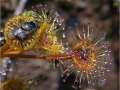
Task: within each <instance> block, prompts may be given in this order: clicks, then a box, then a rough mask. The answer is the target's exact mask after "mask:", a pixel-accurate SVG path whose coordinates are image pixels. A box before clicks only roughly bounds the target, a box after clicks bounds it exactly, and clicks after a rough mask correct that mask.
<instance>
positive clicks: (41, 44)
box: [35, 6, 64, 53]
mask: <svg viewBox="0 0 120 90" xmlns="http://www.w3.org/2000/svg"><path fill="white" fill-rule="evenodd" d="M35 12H36V16H37V21H38V23H39V26H40V28H39V29H38V31H39V33H38V34H39V37H38V39H37V40H38V41H37V44H36V46H35V49H44V50H46V51H48V52H51V53H63V50H64V49H63V46H62V45H61V44H60V43H59V41H58V38H57V35H56V31H57V30H62V25H61V23H62V21H63V20H61V18H60V16H59V14H58V13H57V12H56V11H54V10H53V9H51V10H47V8H46V6H43V7H41V6H37V8H35Z"/></svg>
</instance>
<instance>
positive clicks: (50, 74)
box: [0, 0, 120, 90]
mask: <svg viewBox="0 0 120 90" xmlns="http://www.w3.org/2000/svg"><path fill="white" fill-rule="evenodd" d="M37 4H43V5H45V4H47V5H48V7H52V6H54V7H55V9H56V10H57V11H58V12H59V14H60V15H61V17H62V18H63V19H64V23H65V32H68V27H72V28H73V31H74V29H75V28H76V27H75V23H78V24H79V27H80V28H82V24H83V23H86V24H87V23H89V22H90V25H91V26H92V25H94V26H99V25H101V29H99V30H97V33H96V34H99V32H103V31H105V32H106V33H107V37H106V42H107V43H108V44H109V48H111V50H112V53H111V56H112V57H113V62H112V64H111V65H110V68H111V71H110V72H107V74H106V76H107V80H106V82H104V83H103V84H97V85H96V86H95V87H94V89H92V90H118V89H119V88H118V86H119V85H118V82H119V34H120V31H119V13H120V9H119V8H120V4H119V0H0V8H1V11H0V12H1V13H0V16H1V20H0V21H1V22H0V23H1V26H0V30H1V39H0V40H2V43H4V42H5V41H4V40H3V39H2V37H3V34H2V29H3V28H4V25H5V23H6V22H7V20H8V19H9V18H11V17H13V16H14V15H18V14H20V13H21V12H22V11H23V10H24V9H28V10H29V9H31V7H32V6H35V5H37ZM97 29H98V28H97ZM68 38H69V39H71V38H70V37H68ZM0 64H1V65H0V66H1V68H0V70H1V76H4V78H3V77H2V78H1V77H0V80H1V81H5V80H6V79H7V78H11V77H18V76H21V75H23V76H24V77H26V78H29V79H33V80H39V81H38V83H37V84H36V85H35V88H36V89H35V90H74V89H72V86H71V85H72V83H73V81H74V78H75V75H74V74H72V75H70V76H69V77H68V78H67V82H63V78H62V77H61V76H60V73H59V70H56V71H53V70H52V69H51V68H50V63H49V62H48V61H39V60H34V59H30V60H20V59H15V58H4V60H3V61H1V62H0ZM8 71H10V72H11V73H8ZM27 73H30V74H29V75H28V74H27ZM78 90H80V89H78ZM83 90H89V88H88V87H87V85H84V88H83Z"/></svg>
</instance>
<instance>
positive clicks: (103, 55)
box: [0, 4, 112, 90]
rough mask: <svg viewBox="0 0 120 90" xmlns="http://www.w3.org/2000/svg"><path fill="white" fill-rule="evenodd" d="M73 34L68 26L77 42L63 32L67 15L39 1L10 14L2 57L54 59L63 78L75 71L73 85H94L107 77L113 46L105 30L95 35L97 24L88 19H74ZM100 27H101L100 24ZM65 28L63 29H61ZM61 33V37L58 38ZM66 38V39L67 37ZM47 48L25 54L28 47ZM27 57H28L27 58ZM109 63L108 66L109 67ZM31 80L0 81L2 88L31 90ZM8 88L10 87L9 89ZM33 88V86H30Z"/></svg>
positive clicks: (75, 86)
mask: <svg viewBox="0 0 120 90" xmlns="http://www.w3.org/2000/svg"><path fill="white" fill-rule="evenodd" d="M75 27H76V30H75V31H74V32H76V33H77V35H76V34H74V32H73V30H72V28H71V27H69V32H70V37H71V38H73V39H74V41H75V43H70V42H69V41H67V38H68V36H67V35H66V33H65V32H64V31H65V30H64V29H65V28H64V19H62V18H61V17H60V15H59V13H58V12H57V11H55V10H54V8H48V7H47V5H41V4H40V5H37V6H35V7H32V8H31V10H25V11H24V12H22V13H21V14H19V15H15V16H13V17H12V18H10V19H9V20H8V21H7V22H6V24H5V27H4V29H3V33H4V38H5V40H6V43H5V44H4V45H3V46H1V50H0V51H1V58H4V57H12V58H27V59H28V60H29V58H34V59H39V60H41V59H42V60H49V61H51V66H52V69H53V70H54V69H56V68H59V69H60V73H61V76H62V78H63V82H67V77H69V76H70V75H71V74H72V73H73V72H75V73H76V75H75V78H74V81H73V85H72V86H71V88H74V89H78V88H80V90H81V89H82V86H83V85H84V81H87V84H88V87H89V88H90V89H91V88H94V85H95V84H96V83H99V82H100V83H102V82H104V81H105V80H106V74H105V72H106V71H110V68H109V66H108V65H110V64H111V61H112V57H110V56H109V55H110V52H111V50H110V49H109V48H108V44H107V43H103V42H101V41H104V39H105V36H106V33H105V32H103V33H101V35H100V36H99V35H98V36H97V38H94V30H96V27H95V26H92V25H91V24H90V23H89V22H88V23H83V24H82V30H80V29H79V24H77V23H75ZM97 29H99V30H100V29H101V27H100V26H98V28H97ZM59 31H62V32H63V33H59ZM58 35H59V36H61V37H62V38H61V39H58ZM64 39H66V41H64ZM29 50H34V51H35V52H36V51H41V53H42V51H45V52H46V53H44V54H36V53H35V54H34V55H30V54H22V53H23V52H25V51H29ZM27 59H26V60H27ZM106 65H107V67H106ZM29 85H31V84H29V83H28V81H27V80H26V79H23V78H21V77H20V78H15V79H12V80H7V81H6V82H3V83H1V84H0V86H1V88H2V89H3V90H28V88H29ZM8 88H9V89H8ZM30 89H31V90H32V89H33V90H34V88H30Z"/></svg>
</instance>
